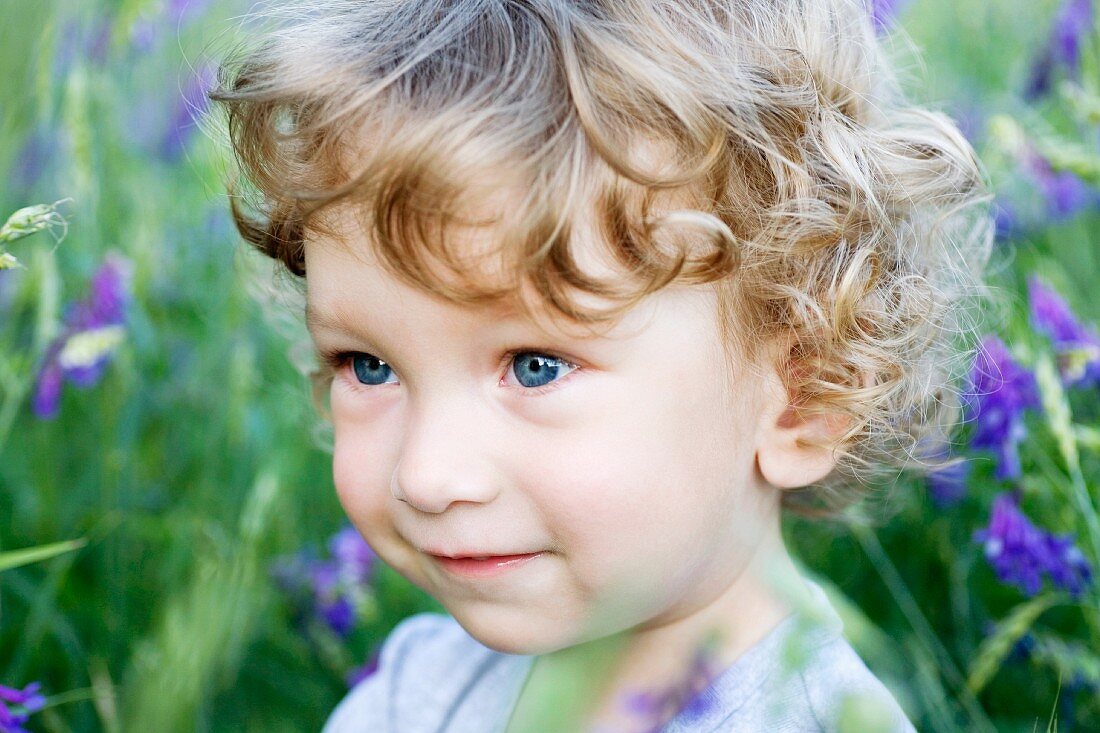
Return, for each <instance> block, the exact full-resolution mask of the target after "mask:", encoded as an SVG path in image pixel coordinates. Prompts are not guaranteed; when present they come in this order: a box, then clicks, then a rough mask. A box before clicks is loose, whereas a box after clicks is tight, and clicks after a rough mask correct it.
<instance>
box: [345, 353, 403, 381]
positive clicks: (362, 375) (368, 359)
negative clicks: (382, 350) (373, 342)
mask: <svg viewBox="0 0 1100 733" xmlns="http://www.w3.org/2000/svg"><path fill="white" fill-rule="evenodd" d="M348 361H350V362H351V371H352V373H353V374H354V375H355V379H356V381H358V382H359V383H360V384H363V385H366V386H371V387H373V386H377V385H379V384H386V383H387V382H390V381H391V377H392V378H393V379H392V381H394V382H396V381H397V379H396V377H394V373H393V369H391V368H390V365H389V364H387V363H386V362H384V361H382V360H381V359H379V358H378V357H377V356H371V355H370V354H349V355H348Z"/></svg>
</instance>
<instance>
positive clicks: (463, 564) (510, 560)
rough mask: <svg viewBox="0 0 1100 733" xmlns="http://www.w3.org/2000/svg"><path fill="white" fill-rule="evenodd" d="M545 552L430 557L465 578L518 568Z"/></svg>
mask: <svg viewBox="0 0 1100 733" xmlns="http://www.w3.org/2000/svg"><path fill="white" fill-rule="evenodd" d="M543 554H545V553H542V552H531V553H527V554H524V555H488V556H483V557H445V556H443V555H429V557H431V558H432V560H434V561H435V563H436V564H437V565H439V566H440V567H441V568H443V569H444V570H446V571H447V572H448V573H450V574H451V575H456V576H459V577H463V578H491V577H496V576H499V575H503V574H505V573H508V572H511V571H513V570H516V569H518V568H520V567H521V566H523V565H526V564H527V563H529V562H531V561H532V560H534V559H536V558H538V557H541V556H542V555H543Z"/></svg>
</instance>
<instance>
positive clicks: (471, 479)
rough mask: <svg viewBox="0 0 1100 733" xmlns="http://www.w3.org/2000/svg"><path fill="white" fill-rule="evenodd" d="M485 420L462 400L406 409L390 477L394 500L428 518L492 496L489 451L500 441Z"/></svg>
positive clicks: (496, 486)
mask: <svg viewBox="0 0 1100 733" xmlns="http://www.w3.org/2000/svg"><path fill="white" fill-rule="evenodd" d="M479 415H481V416H480V417H479ZM490 419H491V418H486V417H485V416H484V415H482V414H481V413H479V412H478V411H477V410H476V408H473V409H472V408H471V406H470V405H467V404H463V403H462V401H461V400H449V401H446V402H442V403H437V404H435V405H433V406H424V407H421V408H414V409H413V410H411V412H410V417H409V420H408V423H407V425H406V428H405V434H404V436H403V441H402V444H401V451H400V454H399V457H398V460H397V464H396V466H395V467H394V470H393V476H392V477H391V479H390V491H391V492H392V494H393V497H394V498H395V499H397V500H398V501H403V502H405V503H407V504H408V505H409V506H412V507H414V508H416V509H419V510H420V511H422V512H426V513H429V514H439V513H441V512H443V511H445V510H446V509H447V507H449V506H451V505H452V504H455V503H457V502H470V503H475V504H487V503H489V502H490V501H492V500H493V499H494V498H496V496H497V495H498V494H499V493H500V487H501V476H500V475H499V472H498V471H497V469H496V467H495V464H494V461H493V458H492V447H493V446H494V444H498V443H499V441H497V440H494V436H493V434H492V433H493V429H492V425H491V424H490V423H489V420H490Z"/></svg>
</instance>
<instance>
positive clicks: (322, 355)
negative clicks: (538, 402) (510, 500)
mask: <svg viewBox="0 0 1100 733" xmlns="http://www.w3.org/2000/svg"><path fill="white" fill-rule="evenodd" d="M520 354H535V355H536V356H548V357H550V358H551V359H553V360H555V361H560V362H561V363H562V364H564V365H565V366H567V367H572V368H571V369H570V371H569V372H568V373H566V375H565V376H563V377H561V378H559V379H555V380H554V381H553V382H550V383H549V384H546V385H543V386H541V387H520V388H519V391H520V394H522V395H524V396H528V397H533V396H536V395H542V394H546V393H548V392H553V391H554V390H555V389H557V388H558V386H559V385H560V384H561V383H562V382H564V381H566V380H567V379H569V377H570V376H571V375H572V374H573V373H574V372H576V371H577V370H578V369H580V366H579V365H577V364H576V363H574V362H573V361H571V360H570V359H567V358H566V357H564V356H558V355H557V354H555V353H554V352H552V351H544V350H542V349H535V348H523V349H512V350H510V351H508V352H506V353H505V354H504V355H503V356H502V357H501V365H502V366H503V365H509V364H511V363H512V360H513V359H515V358H516V357H517V356H519V355H520ZM356 356H373V354H367V353H366V352H364V351H336V350H331V351H321V352H319V353H318V358H319V359H320V361H321V364H323V365H324V367H325V369H326V371H327V372H329V373H331V374H333V375H345V376H344V381H345V382H346V383H347V384H348V385H349V386H350V387H351V388H352V389H353V390H356V391H364V392H365V391H367V390H369V389H372V388H374V387H380V386H382V385H376V384H375V385H371V384H363V383H361V382H360V381H359V380H357V379H355V378H354V377H350V378H349V377H347V376H346V373H347V370H348V368H350V366H351V360H352V358H353V357H356ZM375 358H377V357H375ZM380 361H383V362H384V361H385V360H381V359H380ZM385 363H388V362H385Z"/></svg>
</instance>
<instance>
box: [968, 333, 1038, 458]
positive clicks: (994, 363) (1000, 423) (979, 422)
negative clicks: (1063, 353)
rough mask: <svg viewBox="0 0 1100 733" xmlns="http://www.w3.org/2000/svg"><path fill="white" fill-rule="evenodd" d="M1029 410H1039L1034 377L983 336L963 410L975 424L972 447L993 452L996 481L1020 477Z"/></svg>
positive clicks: (997, 341) (993, 338)
mask: <svg viewBox="0 0 1100 733" xmlns="http://www.w3.org/2000/svg"><path fill="white" fill-rule="evenodd" d="M1030 407H1039V396H1038V391H1037V387H1036V384H1035V377H1034V375H1033V374H1032V373H1031V372H1029V371H1028V370H1027V369H1025V368H1023V367H1022V366H1020V365H1019V364H1018V363H1017V362H1016V361H1015V360H1013V358H1012V355H1011V354H1010V353H1009V351H1008V348H1007V347H1006V346H1005V345H1004V343H1003V342H1002V341H1001V340H1000V339H998V338H997V337H996V336H986V337H985V338H984V339H983V340H982V343H981V346H980V347H979V349H978V353H977V356H976V358H975V359H974V364H973V366H972V367H971V370H970V386H969V389H968V391H967V394H966V409H967V414H968V417H969V418H972V419H975V421H976V430H975V431H974V437H973V438H972V439H971V445H972V446H973V447H975V448H988V449H992V450H994V451H995V452H996V454H997V467H996V471H995V475H996V477H997V478H999V479H1013V478H1018V477H1019V476H1020V472H1021V470H1020V454H1019V445H1020V442H1021V441H1022V440H1023V439H1024V438H1025V437H1027V429H1026V427H1025V426H1024V420H1023V413H1024V410H1026V409H1028V408H1030Z"/></svg>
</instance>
